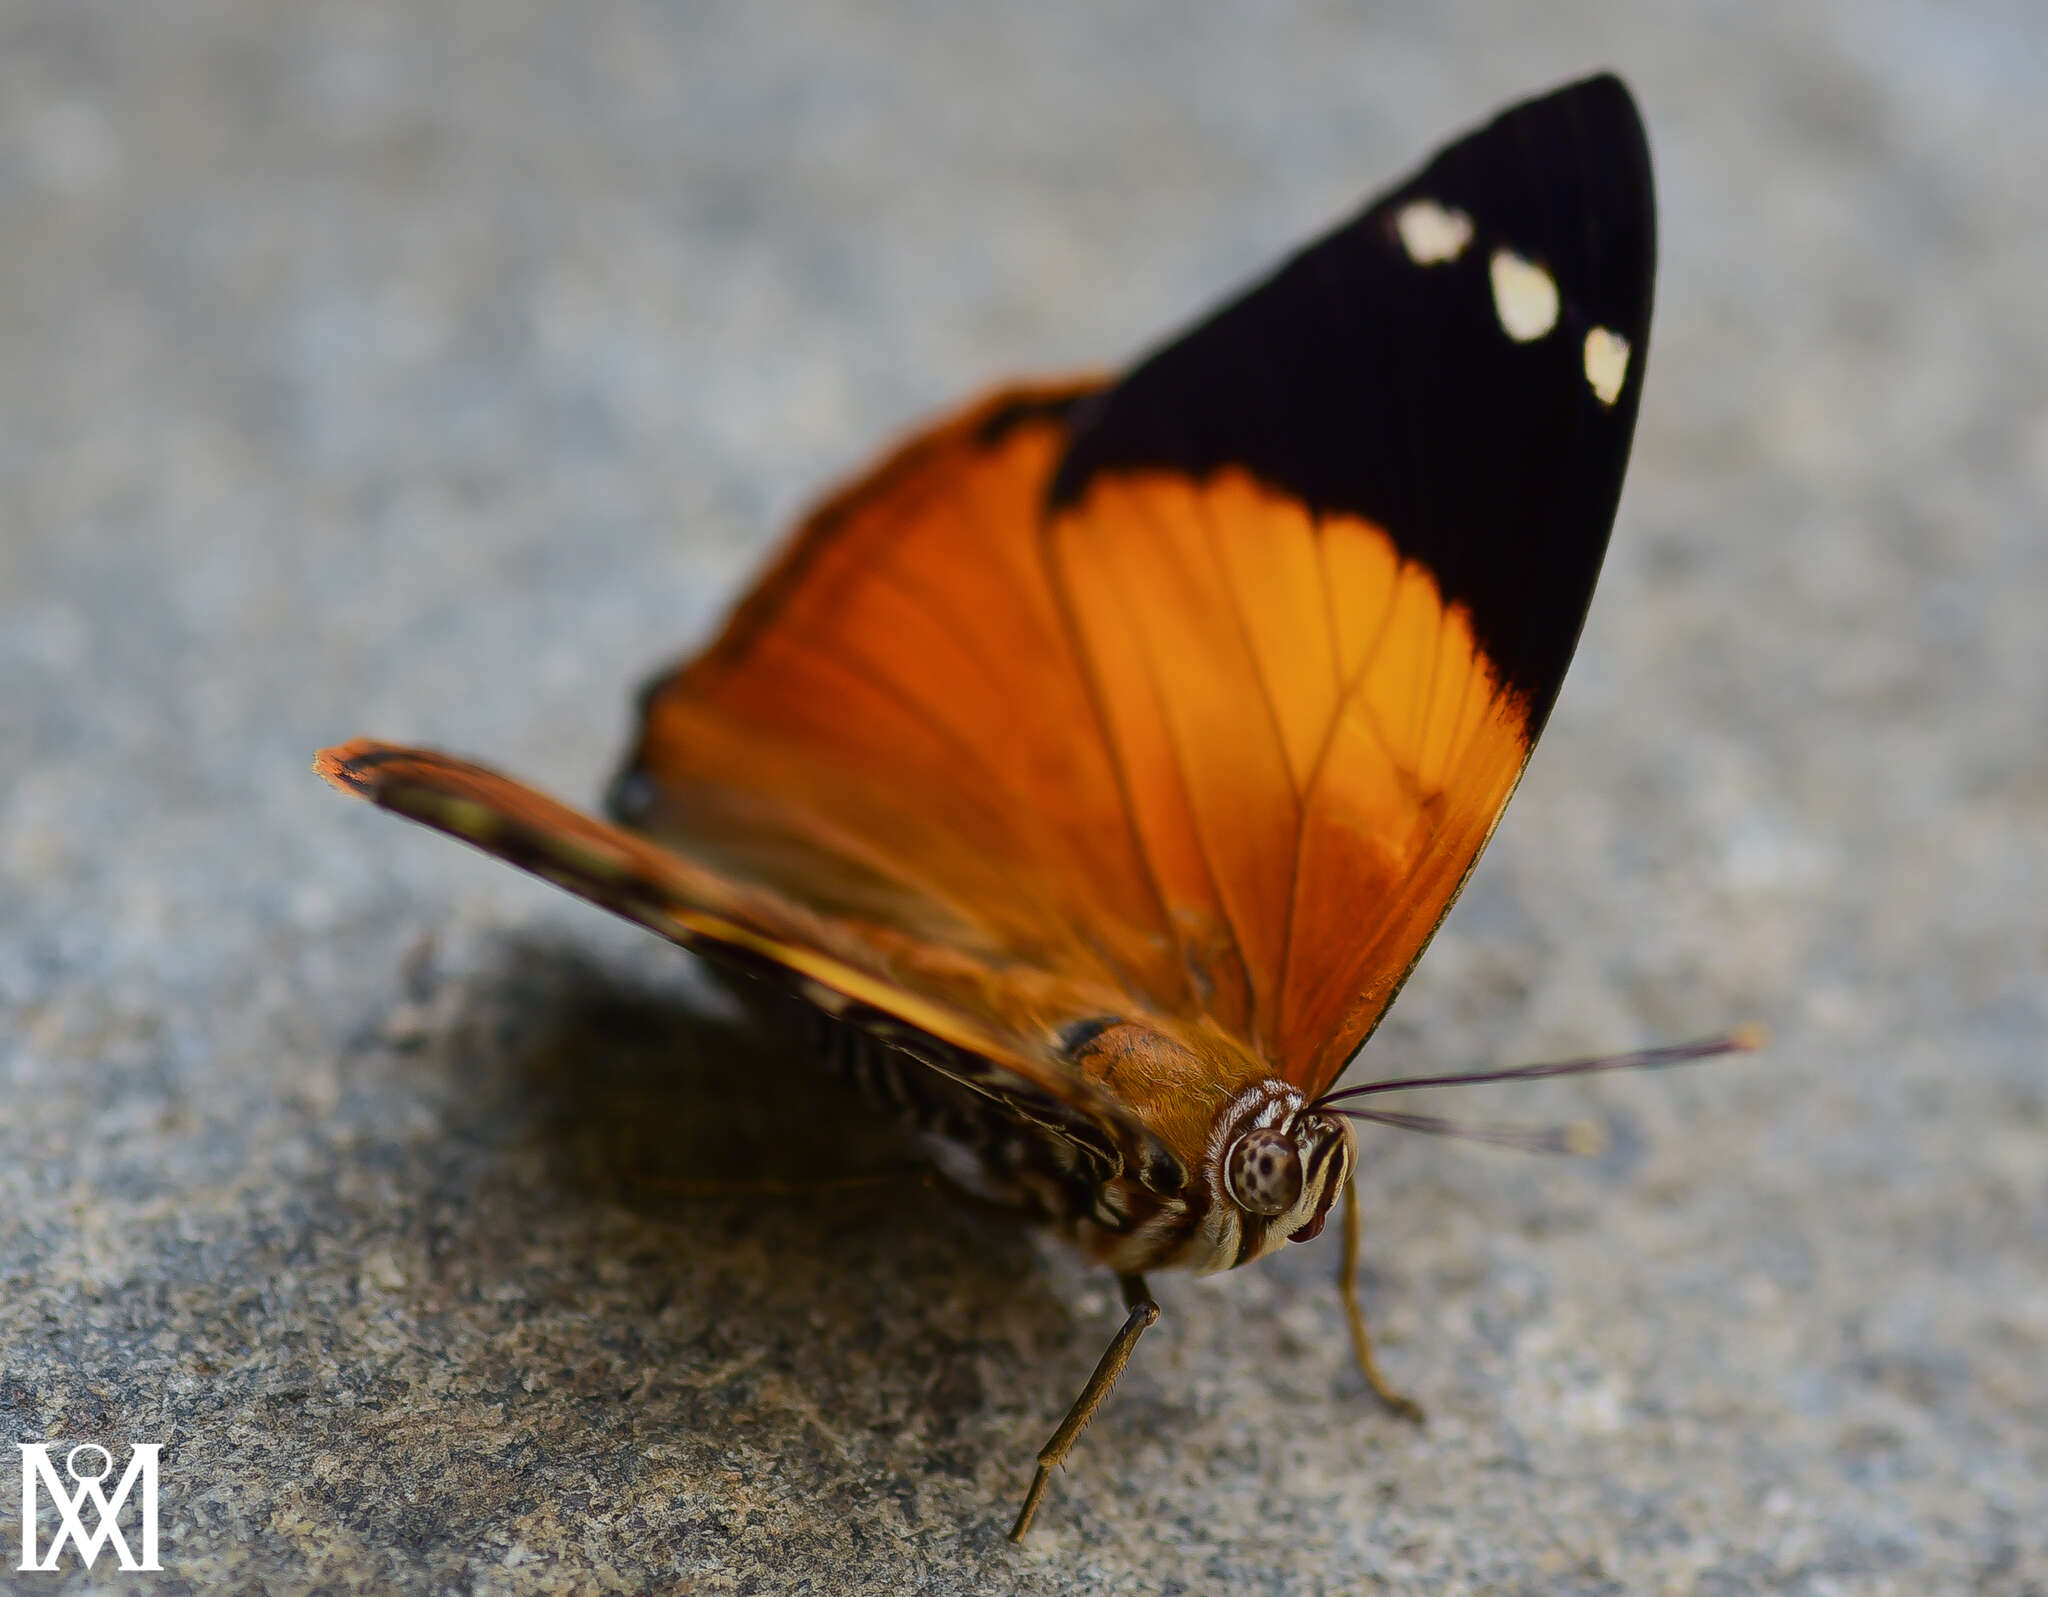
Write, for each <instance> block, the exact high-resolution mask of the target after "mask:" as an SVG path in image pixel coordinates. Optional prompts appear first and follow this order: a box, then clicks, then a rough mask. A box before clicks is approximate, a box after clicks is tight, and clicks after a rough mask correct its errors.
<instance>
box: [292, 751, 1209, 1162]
mask: <svg viewBox="0 0 2048 1597" xmlns="http://www.w3.org/2000/svg"><path fill="white" fill-rule="evenodd" d="M314 769H315V770H316V771H318V772H319V773H320V775H322V776H324V777H325V778H327V780H328V781H330V782H332V783H333V784H334V785H335V786H337V787H339V788H342V789H343V790H345V791H347V792H350V793H354V794H356V795H357V796H358V797H361V798H366V799H368V800H369V801H370V802H372V803H374V804H376V805H378V806H379V807H380V808H383V809H388V810H392V811H394V812H395V813H397V814H401V815H404V816H406V817H407V818H408V819H410V820H414V821H418V822H419V823H421V824H422V825H425V826H430V827H432V828H434V829H435V830H436V831H441V832H446V833H447V834H448V835H449V836H451V837H456V838H459V839H461V840H462V841H463V842H466V843H469V844H472V845H473V846H475V847H477V848H479V849H482V850H483V851H484V852H486V853H488V854H492V855H495V856H496V857H497V858H499V859H502V860H505V861H506V862H507V863H508V864H512V865H516V866H517V867H519V868H520V869H521V870H524V871H529V872H531V873H532V874H534V875H536V876H539V877H541V878H542V879H543V880H545V881H548V882H552V883H553V884H554V885H556V886H558V887H562V888H565V889H567V890H568V891H569V892H572V893H574V894H576V895H577V896H578V897H581V898H586V899H589V900H590V901H591V902H592V903H595V904H598V905H600V906H602V907H603V908H605V909H609V910H611V911H612V912H613V913H614V914H617V915H620V916H623V917H624V918H625V919H627V920H630V921H633V922H635V923H637V924H638V925H641V926H644V927H646V928H648V929H649V930H650V931H653V932H656V933H658V934H659V935H661V936H663V937H666V938H668V939H670V940H671V941H673V942H676V943H679V944H681V945H682V946H684V947H686V948H689V949H692V950H694V951H696V952H698V953H700V954H704V955H706V956H707V957H709V958H711V959H714V960H716V961H717V962H719V963H720V964H721V965H723V966H725V967H726V968H727V969H728V970H732V971H734V972H736V973H738V974H741V975H743V976H750V977H755V978H758V979H761V980H763V981H767V982H770V983H778V984H780V985H782V986H784V987H786V988H788V989H789V990H790V991H791V992H792V993H793V994H795V995H796V996H798V997H800V998H802V999H803V1000H805V1001H806V1002H808V1003H809V1004H811V1005H813V1006H814V1007H816V1008H818V1009H820V1010H822V1011H824V1012H825V1013H826V1014H828V1015H830V1016H831V1017H832V1018H833V1019H835V1020H837V1021H840V1022H842V1023H844V1024H846V1025H849V1026H852V1027H855V1028H857V1029H859V1030H862V1031H864V1032H866V1033H868V1034H869V1035H871V1036H874V1037H876V1038H877V1039H878V1040H880V1041H882V1042H884V1043H886V1044H888V1045H889V1046H890V1047H892V1048H895V1049H897V1050H899V1051H900V1052H902V1053H904V1054H907V1055H909V1056H910V1057H912V1058H914V1059H916V1060H917V1061H918V1062H920V1063H921V1064H923V1065H925V1066H926V1067H927V1068H930V1069H932V1070H935V1071H937V1072H938V1073H939V1074H941V1075H944V1076H947V1077H949V1078H950V1079H952V1080H953V1081H955V1082H957V1083H959V1084H960V1085H961V1086H963V1087H966V1088H968V1089H970V1090H971V1091H973V1092H976V1093H979V1094H981V1095H982V1096H984V1097H987V1098H992V1099H995V1100H997V1101H999V1102H1001V1103H1002V1104H1004V1105H1005V1106H1006V1107H1007V1108H1008V1109H1009V1110H1010V1112H1011V1113H1013V1114H1014V1115H1015V1116H1016V1117H1017V1118H1018V1119H1020V1120H1022V1121H1024V1122H1026V1123H1028V1124H1030V1125H1032V1126H1034V1127H1035V1128H1037V1129H1038V1130H1039V1131H1040V1132H1041V1133H1043V1134H1046V1135H1050V1136H1054V1137H1057V1138H1059V1139H1061V1140H1062V1141H1064V1142H1066V1143H1067V1144H1069V1145H1070V1146H1071V1147H1073V1148H1074V1149H1075V1150H1076V1151H1077V1152H1078V1153H1079V1154H1080V1155H1081V1156H1082V1157H1083V1158H1084V1159H1085V1160H1086V1161H1087V1163H1088V1164H1089V1166H1090V1167H1091V1168H1092V1169H1093V1171H1094V1173H1095V1175H1096V1177H1097V1178H1098V1179H1101V1180H1107V1179H1108V1178H1110V1177H1112V1176H1114V1175H1116V1174H1117V1173H1118V1172H1120V1171H1123V1170H1125V1169H1129V1170H1130V1171H1131V1172H1132V1173H1133V1174H1134V1175H1136V1176H1137V1177H1138V1178H1139V1179H1140V1180H1142V1181H1144V1182H1146V1184H1148V1185H1152V1186H1155V1187H1159V1188H1161V1189H1166V1188H1167V1186H1168V1184H1169V1183H1178V1182H1180V1181H1184V1180H1185V1171H1184V1170H1182V1169H1181V1168H1180V1166H1179V1163H1178V1161H1177V1160H1176V1159H1175V1158H1174V1157H1173V1156H1172V1155H1171V1153H1170V1152H1169V1151H1168V1150H1166V1149H1165V1148H1164V1147H1163V1146H1162V1145H1161V1144H1160V1143H1159V1141H1158V1139H1157V1138H1156V1137H1155V1136H1154V1135H1153V1134H1152V1133H1151V1132H1149V1131H1148V1130H1147V1129H1146V1128H1145V1127H1144V1126H1143V1125H1142V1123H1140V1122H1138V1121H1136V1120H1134V1119H1132V1118H1131V1117H1130V1116H1129V1115H1127V1114H1125V1113H1124V1112H1123V1111H1122V1110H1121V1109H1120V1108H1119V1107H1118V1106H1117V1105H1116V1104H1115V1103H1114V1102H1112V1101H1110V1100H1108V1099H1107V1098H1106V1097H1105V1096H1104V1095H1103V1094H1101V1093H1100V1092H1098V1091H1096V1090H1094V1089H1093V1088H1092V1087H1091V1086H1090V1085H1089V1084H1088V1083H1087V1082H1085V1081H1082V1080H1078V1079H1076V1078H1074V1077H1073V1075H1072V1073H1071V1072H1070V1071H1065V1070H1063V1069H1061V1068H1060V1066H1059V1064H1058V1063H1057V1061H1056V1059H1055V1058H1054V1057H1053V1055H1052V1052H1051V1050H1050V1049H1049V1048H1047V1047H1039V1048H1035V1049H1034V1048H1032V1047H1030V1046H1029V1045H1028V1042H1027V1041H1026V1040H1024V1039H1018V1038H1014V1037H1010V1036H1006V1035H1004V1034H1003V1033H1002V1032H1001V1031H1000V1030H998V1029H995V1028H993V1027H990V1026H989V1025H987V1024H985V1023H983V1022H982V1021H980V1020H979V1019H978V1018H977V1016H976V1015H975V1013H974V1010H975V1008H976V1007H977V1006H975V1005H974V1004H973V1003H972V1002H971V1001H970V1002H968V1003H966V1004H963V1005H959V1006H957V1007H956V1006H954V1005H949V1004H948V1003H947V1002H945V1001H944V1000H943V998H935V997H933V996H931V995H932V994H933V993H934V992H942V991H943V990H944V986H945V984H944V982H943V980H939V979H920V975H919V972H920V971H921V970H922V969H923V967H924V964H925V961H924V960H923V958H922V954H923V951H922V950H919V949H917V948H915V947H911V946H908V945H905V944H903V943H900V942H897V943H893V944H892V943H889V942H887V941H886V940H880V939H877V938H875V937H874V936H872V935H871V934H870V932H869V931H868V929H866V928H864V927H861V926H858V925H846V924H842V923H838V922H836V921H834V920H833V919H831V918H830V917H824V916H819V915H817V914H815V913H813V912H812V911H810V910H808V909H806V908H805V907H803V906H801V905H796V904H791V903H788V902H785V901H783V900H782V899H780V898H779V897H778V896H777V895H775V894H774V893H772V892H768V891H764V890H762V889H761V888H759V887H758V886H756V885H754V884H748V883H739V882H733V881H729V880H726V879H724V878H722V877H720V876H719V875H718V874H717V873H716V872H714V871H710V870H707V869H705V868H703V867H702V866H700V865H698V864H696V863H695V862H693V861H691V860H689V859H687V858H685V857H683V856H681V855H679V854H677V853H675V852H674V851H673V850H669V849H665V848H662V847H660V846H658V845H656V844H654V843H651V842H649V841H648V840H647V839H646V838H643V837H638V836H635V835H633V834H632V833H629V832H626V831H623V830H621V829H620V828H618V827H616V826H612V825H609V824H607V823H606V822H603V821H600V820H597V819H595V818H593V817H591V816H588V815H584V814H582V813H580V812H578V811H576V810H574V809H571V808H570V807H569V806H567V805H565V804H562V803H560V802H558V801H557V800H555V799H552V798H549V797H548V796H547V795H546V794H544V793H541V792H538V791H536V790H535V789H533V788H530V787H528V786H526V785H525V784H524V783H520V782H515V781H513V780H511V779H510V778H509V777H505V776H501V775H499V774H498V773H497V772H495V771H492V770H489V769H487V768H486V767H484V766H481V765H476V764H473V763H471V762H470V761H467V760H462V759H457V758H455V757H454V756H452V755H447V754H442V753H439V752H437V751H435V750H431V749H413V748H402V747H398V746H396V745H392V744H387V743H377V742H373V741H371V740H369V739H358V740H357V741H356V742H353V743H348V744H344V745H342V746H340V747H338V748H333V749H326V750H323V751H322V752H321V754H320V756H319V758H318V760H317V761H316V762H315V766H314ZM983 1007H985V1006H983Z"/></svg>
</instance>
